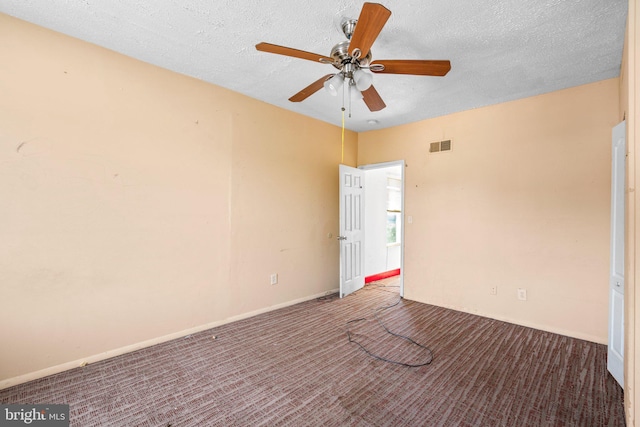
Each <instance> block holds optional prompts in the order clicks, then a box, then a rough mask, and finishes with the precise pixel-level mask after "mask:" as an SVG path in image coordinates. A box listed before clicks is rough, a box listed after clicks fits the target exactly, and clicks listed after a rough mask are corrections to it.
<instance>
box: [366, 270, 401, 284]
mask: <svg viewBox="0 0 640 427" xmlns="http://www.w3.org/2000/svg"><path fill="white" fill-rule="evenodd" d="M399 275H400V269H399V268H396V269H395V270H389V271H385V272H384V273H378V274H373V275H371V276H367V277H365V278H364V283H371V282H375V281H376V280H382V279H386V278H387V277H393V276H399Z"/></svg>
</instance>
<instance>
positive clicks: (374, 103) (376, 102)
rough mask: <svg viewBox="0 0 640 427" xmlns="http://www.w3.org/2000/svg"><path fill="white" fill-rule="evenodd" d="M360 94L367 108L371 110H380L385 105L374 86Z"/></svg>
mask: <svg viewBox="0 0 640 427" xmlns="http://www.w3.org/2000/svg"><path fill="white" fill-rule="evenodd" d="M362 96H363V98H364V103H365V104H367V107H369V110H371V111H380V110H382V109H383V108H384V107H386V106H387V105H386V104H385V103H384V101H383V100H382V98H381V97H380V94H379V93H378V91H377V90H376V88H374V87H373V86H371V87H369V89H367V90H365V91H363V92H362Z"/></svg>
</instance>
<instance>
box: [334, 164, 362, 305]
mask: <svg viewBox="0 0 640 427" xmlns="http://www.w3.org/2000/svg"><path fill="white" fill-rule="evenodd" d="M338 240H339V241H340V297H344V296H346V295H349V294H350V293H352V292H355V291H357V290H358V289H360V288H362V287H363V286H364V171H362V170H360V169H356V168H352V167H349V166H345V165H340V235H339V236H338Z"/></svg>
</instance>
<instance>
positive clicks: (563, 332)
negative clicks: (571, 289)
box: [427, 303, 607, 345]
mask: <svg viewBox="0 0 640 427" xmlns="http://www.w3.org/2000/svg"><path fill="white" fill-rule="evenodd" d="M427 304H432V305H435V306H438V307H443V308H448V309H450V310H455V311H461V312H463V313H469V314H475V315H476V316H481V317H486V318H488V319H494V320H499V321H501V322H506V323H512V324H514V325H519V326H524V327H526V328H532V329H537V330H539V331H545V332H551V333H553V334H558V335H564V336H565V337H571V338H577V339H579V340H585V341H590V342H594V343H596V344H605V345H606V344H607V339H606V337H605V338H602V337H597V336H594V335H590V334H582V333H578V332H576V331H570V330H567V329H562V328H553V327H549V326H547V325H540V324H538V323H531V322H523V321H520V320H517V319H510V318H508V317H504V316H496V315H494V314H487V313H484V312H479V311H472V310H468V309H465V308H464V307H458V306H455V305H449V304H433V303H427Z"/></svg>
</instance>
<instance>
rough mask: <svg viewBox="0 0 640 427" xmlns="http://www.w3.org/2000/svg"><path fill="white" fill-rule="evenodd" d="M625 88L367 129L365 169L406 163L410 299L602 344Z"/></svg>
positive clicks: (585, 89) (362, 148) (362, 154)
mask: <svg viewBox="0 0 640 427" xmlns="http://www.w3.org/2000/svg"><path fill="white" fill-rule="evenodd" d="M618 86H619V82H618V79H611V80H606V81H601V82H597V83H593V84H589V85H585V86H580V87H575V88H571V89H567V90H563V91H558V92H554V93H550V94H546V95H541V96H536V97H532V98H526V99H521V100H517V101H513V102H508V103H504V104H499V105H494V106H489V107H484V108H479V109H475V110H470V111H465V112H461V113H457V114H452V115H448V116H444V117H439V118H435V119H431V120H425V121H421V122H418V123H413V124H409V125H405V126H399V127H395V128H391V129H386V130H381V131H372V132H367V133H361V134H359V136H358V140H359V141H358V144H359V146H358V164H359V165H363V164H369V163H377V162H384V161H391V160H398V159H405V160H406V161H407V165H408V166H407V168H406V184H405V185H406V190H405V191H406V199H405V215H406V216H412V218H413V223H412V224H407V225H406V227H405V233H406V235H405V296H406V297H407V298H409V299H413V300H417V301H421V302H425V303H431V304H435V305H439V306H444V307H450V308H454V309H457V310H462V311H466V312H471V313H477V314H481V315H484V316H489V317H492V318H496V319H503V320H507V321H510V322H513V323H518V324H522V325H527V326H532V327H535V328H539V329H543V330H548V331H553V332H558V333H562V334H565V335H569V336H574V337H578V338H583V339H587V340H591V341H595V342H600V343H606V341H607V312H608V281H609V279H608V270H609V267H608V266H609V216H610V213H609V210H610V170H611V165H610V162H611V154H610V150H611V149H610V145H611V142H610V141H611V128H612V127H613V126H614V125H615V124H616V123H617V122H618V121H619V120H618V98H619V97H618ZM444 139H451V140H452V144H453V148H452V151H450V152H448V153H436V154H429V153H428V151H429V143H431V142H434V141H440V140H444ZM492 286H497V287H498V293H497V295H490V293H489V291H490V288H491V287H492ZM518 288H524V289H526V291H527V297H528V299H527V301H519V300H518V299H517V297H516V295H517V289H518Z"/></svg>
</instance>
